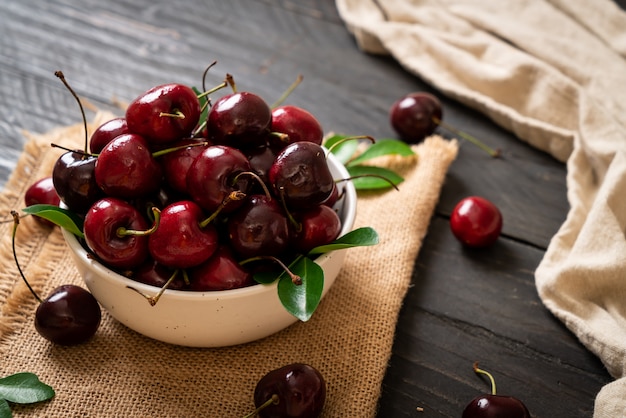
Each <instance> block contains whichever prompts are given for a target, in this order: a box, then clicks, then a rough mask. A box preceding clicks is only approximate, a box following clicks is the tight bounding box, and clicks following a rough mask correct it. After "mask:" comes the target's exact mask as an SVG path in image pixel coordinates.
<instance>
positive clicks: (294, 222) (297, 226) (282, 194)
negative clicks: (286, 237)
mask: <svg viewBox="0 0 626 418" xmlns="http://www.w3.org/2000/svg"><path fill="white" fill-rule="evenodd" d="M278 194H279V195H280V203H281V204H282V206H283V210H284V211H285V214H286V215H287V219H288V220H289V222H291V224H292V225H293V227H294V228H295V230H296V232H300V231H302V224H301V223H300V222H298V221H297V220H296V218H295V217H294V216H293V214H292V213H291V211H290V210H289V207H288V206H287V202H285V188H284V187H281V188H279V190H278Z"/></svg>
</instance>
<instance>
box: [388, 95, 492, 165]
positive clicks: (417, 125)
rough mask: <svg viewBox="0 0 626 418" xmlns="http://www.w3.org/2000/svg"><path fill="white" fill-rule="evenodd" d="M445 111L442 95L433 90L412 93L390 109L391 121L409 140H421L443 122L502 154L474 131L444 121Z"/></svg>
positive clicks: (401, 134)
mask: <svg viewBox="0 0 626 418" xmlns="http://www.w3.org/2000/svg"><path fill="white" fill-rule="evenodd" d="M442 115H443V110H442V107H441V102H440V101H439V99H438V98H437V97H436V96H434V95H432V94H430V93H426V92H423V91H420V92H414V93H409V94H407V95H406V96H404V97H401V98H400V99H398V100H396V101H395V102H394V103H393V104H392V105H391V108H390V109H389V122H390V123H391V127H392V128H393V129H394V131H396V133H397V134H398V136H399V137H400V139H402V140H403V141H405V142H408V143H410V144H415V143H418V142H420V141H422V140H423V139H424V138H426V137H427V136H429V135H431V134H432V133H433V132H434V131H435V129H437V127H438V126H440V127H442V128H444V129H446V130H448V131H450V132H452V133H453V134H455V135H457V136H459V137H461V138H463V139H465V140H467V141H469V142H471V143H472V144H474V145H476V146H477V147H479V148H480V149H482V150H483V151H485V152H486V153H487V154H489V155H490V156H491V157H494V158H495V157H499V156H500V150H498V149H493V148H491V147H489V146H488V145H487V144H485V143H484V142H483V141H481V140H479V139H478V138H476V137H474V136H473V135H470V134H468V133H467V132H464V131H461V130H459V129H456V128H455V127H453V126H451V125H449V124H447V123H445V122H444V121H443V120H442V117H443V116H442Z"/></svg>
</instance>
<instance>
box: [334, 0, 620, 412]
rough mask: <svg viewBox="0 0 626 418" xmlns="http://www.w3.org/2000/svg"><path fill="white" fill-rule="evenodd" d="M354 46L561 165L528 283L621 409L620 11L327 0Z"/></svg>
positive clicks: (603, 401) (611, 405)
mask: <svg viewBox="0 0 626 418" xmlns="http://www.w3.org/2000/svg"><path fill="white" fill-rule="evenodd" d="M336 3H337V7H338V10H339V12H340V14H341V16H342V18H343V19H344V21H345V23H346V25H347V27H348V28H349V30H351V31H352V33H354V35H355V37H356V39H357V41H358V43H359V45H360V47H361V48H363V49H364V50H365V51H367V52H370V53H389V54H391V55H392V56H394V57H395V58H396V59H397V60H398V62H399V63H401V64H402V65H403V66H404V67H405V68H406V69H407V70H408V71H411V72H413V73H415V74H417V75H419V76H420V77H422V78H423V79H424V80H426V81H427V82H429V83H431V84H432V85H433V86H435V87H436V88H438V89H440V90H441V91H442V92H443V93H445V94H446V95H449V96H450V97H452V98H455V99H457V100H459V101H460V102H462V103H465V104H466V105H468V106H471V107H473V108H475V109H478V110H480V111H481V112H483V113H485V114H486V115H488V116H489V117H491V118H492V119H493V120H494V121H495V122H497V123H498V124H500V125H501V126H503V127H505V128H507V129H509V130H511V131H512V132H513V133H515V134H516V135H517V136H518V137H519V138H520V139H522V140H524V141H527V142H528V143H529V144H531V145H533V146H534V147H537V148H538V149H541V150H544V151H546V152H548V153H550V154H551V155H553V156H554V157H555V158H557V159H559V160H561V161H567V169H568V172H567V186H568V199H569V203H570V206H571V209H570V212H569V213H568V216H567V219H566V221H565V222H564V224H563V225H562V227H561V228H560V230H559V232H558V233H557V234H556V236H555V237H554V238H553V239H552V241H551V242H550V245H549V248H548V251H547V253H546V255H545V257H544V259H543V260H542V262H541V263H540V265H539V267H538V269H537V271H536V274H535V277H536V284H537V288H538V291H539V295H540V297H541V298H542V300H543V302H544V303H545V305H546V306H547V307H548V308H549V309H550V310H551V311H552V312H553V313H554V314H555V315H556V316H557V317H558V318H560V319H561V320H562V321H563V322H564V323H565V324H566V325H567V326H568V327H569V328H570V329H571V330H572V331H573V332H574V333H575V334H576V335H577V336H578V338H579V339H580V340H581V341H582V343H583V344H585V345H586V347H588V348H589V350H591V351H592V352H593V353H595V354H596V355H597V356H599V357H600V359H601V360H602V361H603V363H604V364H605V365H606V367H607V369H608V370H609V372H610V373H611V375H612V376H614V377H615V378H616V381H615V382H613V383H611V384H608V385H607V386H606V387H604V388H603V389H602V391H601V392H600V393H599V394H598V396H597V399H596V405H595V412H594V417H595V418H604V417H606V418H614V417H617V416H623V413H624V411H625V410H626V370H625V367H626V238H625V236H624V230H626V198H625V197H624V190H626V14H625V13H624V12H623V11H621V10H620V9H619V8H618V7H617V5H616V4H615V3H613V2H612V1H611V0H594V1H589V0H509V1H493V0H413V1H406V0H377V1H376V0H337V2H336Z"/></svg>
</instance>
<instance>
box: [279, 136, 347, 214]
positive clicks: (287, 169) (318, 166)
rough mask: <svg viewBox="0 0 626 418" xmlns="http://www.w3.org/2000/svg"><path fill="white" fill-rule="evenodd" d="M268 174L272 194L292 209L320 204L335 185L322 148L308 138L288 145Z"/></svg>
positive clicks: (328, 195)
mask: <svg viewBox="0 0 626 418" xmlns="http://www.w3.org/2000/svg"><path fill="white" fill-rule="evenodd" d="M268 177H269V182H270V184H271V185H272V187H273V188H274V192H275V194H276V195H277V196H279V198H280V199H283V200H284V202H285V203H286V204H287V205H288V206H289V207H290V208H295V209H297V208H309V207H312V206H315V205H318V204H321V203H322V202H324V201H325V200H326V199H328V198H329V197H330V195H331V194H332V192H333V188H334V187H335V180H334V179H333V175H332V173H331V172H330V169H329V167H328V161H327V160H326V154H325V153H324V149H323V148H322V147H321V146H320V145H317V144H314V143H312V142H307V141H300V142H294V143H293V144H289V145H287V146H286V147H285V148H284V149H283V150H282V151H281V152H280V153H279V154H278V155H277V156H276V160H275V161H274V164H273V165H272V167H271V169H270V171H269V174H268Z"/></svg>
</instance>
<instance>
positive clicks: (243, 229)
mask: <svg viewBox="0 0 626 418" xmlns="http://www.w3.org/2000/svg"><path fill="white" fill-rule="evenodd" d="M228 237H229V242H230V245H231V246H232V248H233V249H234V250H235V252H236V253H237V254H239V255H240V256H241V257H246V258H247V257H254V256H279V255H281V254H282V253H283V252H284V251H285V250H286V249H287V246H288V245H289V221H288V220H287V217H286V215H285V212H284V211H283V209H282V206H281V205H280V203H279V202H278V201H277V200H276V199H272V198H270V197H268V196H266V195H264V194H263V195H252V196H249V197H248V199H246V202H245V203H244V205H243V206H242V207H241V208H239V209H238V210H237V211H236V212H235V213H233V214H232V216H231V217H230V218H229V219H228Z"/></svg>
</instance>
